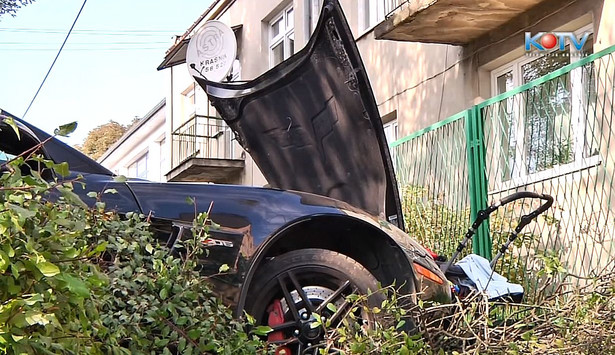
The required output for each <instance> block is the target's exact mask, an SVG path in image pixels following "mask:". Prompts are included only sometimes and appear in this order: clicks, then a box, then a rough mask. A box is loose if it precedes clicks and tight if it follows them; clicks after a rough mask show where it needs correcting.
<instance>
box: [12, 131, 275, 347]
mask: <svg viewBox="0 0 615 355" xmlns="http://www.w3.org/2000/svg"><path fill="white" fill-rule="evenodd" d="M60 133H62V132H61V131H60ZM30 153H31V154H29V155H28V156H20V157H17V158H15V159H13V161H11V162H9V163H7V164H4V165H3V166H2V169H3V171H4V172H3V173H2V174H1V175H0V353H15V354H20V353H48V354H57V353H80V354H86V353H87V354H96V353H113V354H116V353H125V354H132V353H163V354H164V353H177V352H179V353H183V354H190V353H195V354H196V353H204V352H215V353H224V354H231V353H232V354H235V353H249V354H251V353H255V352H256V351H258V349H259V348H264V345H263V343H262V341H261V340H260V339H259V338H258V337H256V336H255V335H250V334H248V333H247V332H246V325H244V324H243V323H241V322H239V321H238V320H235V319H233V317H232V312H231V310H230V309H229V308H227V307H226V306H224V305H223V304H222V303H221V302H220V300H219V299H218V298H216V297H215V295H214V293H213V292H212V290H211V288H210V287H209V284H208V282H207V279H206V278H204V277H202V276H201V275H199V274H198V272H196V271H195V268H196V263H197V256H198V254H199V253H200V251H201V248H199V247H198V245H200V244H201V240H202V239H204V238H207V230H206V228H205V227H204V225H205V224H206V221H207V216H206V215H200V216H199V218H198V219H197V222H198V223H197V225H195V228H196V229H195V230H196V233H193V235H194V237H193V238H192V239H191V240H187V241H184V242H183V250H184V251H185V253H184V254H183V257H173V256H171V255H170V254H169V250H168V249H166V248H165V247H164V246H162V245H159V244H158V241H157V240H156V239H155V238H154V235H153V234H152V233H151V232H150V229H149V223H148V221H147V220H146V219H145V217H144V216H142V215H138V214H135V213H129V214H127V215H125V216H119V215H118V214H117V213H115V212H112V211H106V210H105V205H104V203H102V202H100V197H101V195H102V194H105V193H115V191H113V190H112V189H109V190H106V191H102V192H95V191H93V192H90V193H88V196H89V197H90V198H96V199H97V201H98V202H96V203H95V206H94V207H93V208H88V206H87V205H86V204H85V203H84V202H83V201H82V200H81V199H80V198H79V197H78V196H77V195H76V194H75V193H74V192H73V188H87V186H79V185H80V182H79V180H80V179H79V178H77V179H75V180H72V181H68V180H64V181H58V180H52V181H48V180H45V179H44V178H42V177H41V175H43V176H49V174H47V173H46V171H45V170H53V171H54V172H55V173H56V174H57V175H59V176H61V177H62V178H64V177H66V176H67V175H68V166H67V164H66V163H61V164H55V163H53V162H51V161H47V160H44V159H42V158H41V157H39V156H36V155H34V154H33V152H30ZM26 163H27V166H28V168H27V169H26ZM22 171H24V172H27V173H25V174H22Z"/></svg>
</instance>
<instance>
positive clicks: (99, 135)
mask: <svg viewBox="0 0 615 355" xmlns="http://www.w3.org/2000/svg"><path fill="white" fill-rule="evenodd" d="M127 130H128V127H126V126H124V125H121V124H119V123H117V122H115V121H109V122H107V123H105V124H103V125H100V126H98V127H96V128H94V129H92V130H91V131H90V132H89V133H88V135H87V137H86V138H85V140H84V141H83V145H81V146H78V147H77V148H78V149H79V150H81V151H82V152H83V153H85V154H86V155H88V156H89V157H90V158H92V159H94V160H96V159H98V158H100V157H101V156H102V155H103V154H104V153H105V152H106V151H107V149H109V148H110V147H111V146H112V145H113V144H114V143H115V142H117V141H118V140H119V139H120V138H121V137H122V136H123V135H124V133H126V131H127Z"/></svg>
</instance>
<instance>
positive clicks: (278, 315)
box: [267, 300, 292, 355]
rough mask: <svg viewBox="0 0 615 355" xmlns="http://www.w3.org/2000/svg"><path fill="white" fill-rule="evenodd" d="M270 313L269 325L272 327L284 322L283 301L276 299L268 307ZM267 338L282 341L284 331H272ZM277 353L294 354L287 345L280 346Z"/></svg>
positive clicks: (283, 354) (282, 354)
mask: <svg viewBox="0 0 615 355" xmlns="http://www.w3.org/2000/svg"><path fill="white" fill-rule="evenodd" d="M267 312H268V313H269V319H268V320H267V325H269V326H270V327H272V328H273V327H275V326H276V325H281V324H284V311H282V303H281V302H280V300H275V301H273V303H272V304H271V306H269V308H268V309H267ZM267 340H268V341H270V342H273V341H281V340H284V333H282V331H281V330H278V331H277V332H271V333H269V335H268V336H267ZM275 354H276V355H292V353H291V352H290V349H289V348H287V347H285V346H278V348H277V349H276V350H275Z"/></svg>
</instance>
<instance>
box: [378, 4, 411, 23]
mask: <svg viewBox="0 0 615 355" xmlns="http://www.w3.org/2000/svg"><path fill="white" fill-rule="evenodd" d="M407 4H410V0H385V1H384V18H385V19H388V18H389V17H391V15H393V13H394V12H395V11H397V10H398V9H399V8H401V7H402V6H404V5H407Z"/></svg>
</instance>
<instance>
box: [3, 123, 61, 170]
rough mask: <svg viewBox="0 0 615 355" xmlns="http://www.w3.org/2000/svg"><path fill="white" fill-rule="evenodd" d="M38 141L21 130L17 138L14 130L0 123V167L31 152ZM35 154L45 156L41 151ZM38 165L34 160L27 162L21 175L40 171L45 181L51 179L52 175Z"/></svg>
mask: <svg viewBox="0 0 615 355" xmlns="http://www.w3.org/2000/svg"><path fill="white" fill-rule="evenodd" d="M39 143H40V142H39V140H38V139H37V138H36V137H34V136H32V135H31V134H30V133H29V132H26V131H24V130H22V129H20V130H19V136H17V134H16V133H15V130H14V129H13V128H12V127H10V126H9V125H8V124H6V123H4V122H0V165H3V164H5V163H6V162H8V161H10V160H11V159H13V158H15V157H16V156H19V155H20V154H22V153H23V152H26V151H28V150H31V149H32V148H34V147H36V146H37V145H38V144H39ZM36 154H41V155H43V156H44V155H45V154H44V151H43V150H42V149H39V150H38V151H37V152H36ZM39 165H40V164H39V163H38V162H36V161H34V160H29V161H27V162H26V164H25V165H24V166H23V167H22V169H21V170H22V171H21V172H22V174H29V173H30V171H32V170H36V171H40V172H41V175H42V176H43V178H45V179H51V178H53V173H52V172H51V171H49V170H48V169H42V167H41V166H39Z"/></svg>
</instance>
